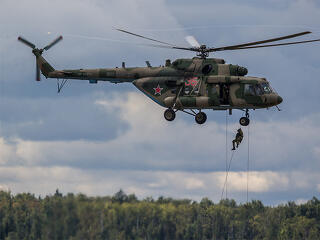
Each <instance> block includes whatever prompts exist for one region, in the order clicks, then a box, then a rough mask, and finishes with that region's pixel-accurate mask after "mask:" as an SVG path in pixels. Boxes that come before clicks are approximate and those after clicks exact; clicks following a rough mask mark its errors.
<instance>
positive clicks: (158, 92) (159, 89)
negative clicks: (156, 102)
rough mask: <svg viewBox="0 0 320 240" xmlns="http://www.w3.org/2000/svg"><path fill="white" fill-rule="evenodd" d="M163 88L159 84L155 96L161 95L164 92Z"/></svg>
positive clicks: (155, 89)
mask: <svg viewBox="0 0 320 240" xmlns="http://www.w3.org/2000/svg"><path fill="white" fill-rule="evenodd" d="M162 89H163V88H161V87H160V85H159V83H158V86H157V87H156V88H153V90H154V95H157V94H159V95H161V91H162Z"/></svg>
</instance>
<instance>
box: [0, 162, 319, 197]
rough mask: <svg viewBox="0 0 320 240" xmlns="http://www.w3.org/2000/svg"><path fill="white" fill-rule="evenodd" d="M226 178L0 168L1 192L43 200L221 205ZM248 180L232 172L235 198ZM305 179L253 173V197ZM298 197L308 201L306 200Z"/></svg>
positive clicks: (230, 190) (281, 192)
mask: <svg viewBox="0 0 320 240" xmlns="http://www.w3.org/2000/svg"><path fill="white" fill-rule="evenodd" d="M224 174H225V173H223V172H207V173H191V172H181V171H132V170H128V171H127V170H107V169H100V170H80V169H74V168H70V167H50V168H48V167H0V181H1V189H4V190H7V189H9V190H11V191H12V192H13V193H18V192H32V193H35V194H37V195H38V194H40V195H42V196H43V195H45V194H52V193H54V191H55V189H57V188H58V189H59V190H60V191H62V192H63V193H67V192H74V193H79V192H82V193H85V194H88V195H91V196H95V195H112V194H114V193H115V192H117V191H118V190H119V189H123V190H124V191H125V192H126V193H128V194H129V193H135V194H136V195H137V196H138V197H139V198H145V197H147V196H153V197H154V198H157V197H159V196H166V197H168V196H170V197H175V198H190V199H194V200H201V199H202V198H203V197H205V196H207V197H209V198H211V199H213V200H214V201H215V202H217V201H219V200H220V197H221V192H222V187H223V181H224ZM300 174H302V172H301V173H300ZM245 175H246V173H244V172H241V173H238V172H231V173H230V178H229V180H228V195H229V196H230V195H232V197H235V198H238V199H239V198H240V199H243V196H244V195H245V192H246V178H245V177H244V176H245ZM306 177H307V178H309V182H310V183H311V182H312V181H313V182H317V181H318V182H319V180H320V178H319V176H318V175H313V176H312V177H308V176H306ZM164 179H165V180H164ZM221 180H223V181H221ZM299 180H300V179H295V176H294V175H291V174H290V173H288V172H270V171H267V172H250V178H249V193H250V194H255V196H259V194H261V195H262V196H263V194H272V193H276V194H278V195H285V193H290V192H293V191H299V189H300V187H299V186H297V185H296V183H297V182H298V181H299ZM256 181H258V182H256ZM288 182H290V184H288ZM304 190H309V191H311V192H312V191H313V190H314V185H313V184H310V185H308V186H306V187H305V188H304ZM257 194H258V195H257ZM313 194H314V195H315V194H316V193H315V192H313ZM297 196H298V198H300V199H302V198H303V195H299V194H298V195H297ZM298 198H297V199H298Z"/></svg>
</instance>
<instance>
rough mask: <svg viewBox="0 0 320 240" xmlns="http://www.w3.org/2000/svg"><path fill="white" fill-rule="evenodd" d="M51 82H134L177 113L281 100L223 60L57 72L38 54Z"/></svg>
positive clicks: (253, 106)
mask: <svg viewBox="0 0 320 240" xmlns="http://www.w3.org/2000/svg"><path fill="white" fill-rule="evenodd" d="M34 54H35V55H36V56H37V63H38V66H39V68H40V69H41V72H42V73H43V75H44V76H45V77H47V78H58V79H79V80H89V82H90V83H97V82H98V81H109V82H112V83H123V82H131V83H133V84H134V85H135V86H136V87H137V88H138V89H139V90H140V91H142V92H143V93H145V94H146V95H147V96H148V97H150V98H151V99H152V100H153V101H155V102H157V103H158V104H159V105H161V106H163V107H167V108H170V107H173V108H175V109H179V110H182V109H215V110H219V109H221V110H224V109H257V108H267V107H271V106H275V105H278V104H279V103H281V102H282V99H281V97H280V96H279V95H278V94H277V93H275V92H274V91H272V89H271V87H270V86H269V83H268V81H267V80H266V79H265V78H257V77H246V76H245V75H246V74H247V69H246V68H244V67H240V66H238V65H232V64H225V62H224V60H223V59H215V58H207V59H202V58H193V59H177V60H176V61H174V62H173V63H172V64H171V63H170V62H167V63H166V66H162V67H137V68H126V67H122V68H101V69H78V70H62V71H59V70H55V69H54V68H53V67H51V65H50V64H49V63H48V62H47V61H46V60H45V59H44V58H43V57H42V56H41V54H37V52H36V51H35V52H34Z"/></svg>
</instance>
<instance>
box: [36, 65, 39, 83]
mask: <svg viewBox="0 0 320 240" xmlns="http://www.w3.org/2000/svg"><path fill="white" fill-rule="evenodd" d="M36 81H40V68H39V65H38V63H37V62H36Z"/></svg>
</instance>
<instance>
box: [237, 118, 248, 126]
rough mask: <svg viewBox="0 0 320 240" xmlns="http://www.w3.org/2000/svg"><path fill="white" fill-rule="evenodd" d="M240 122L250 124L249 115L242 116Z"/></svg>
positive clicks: (245, 124) (244, 124)
mask: <svg viewBox="0 0 320 240" xmlns="http://www.w3.org/2000/svg"><path fill="white" fill-rule="evenodd" d="M239 123H240V125H241V126H248V125H249V123H250V119H249V118H247V117H242V118H240V120H239Z"/></svg>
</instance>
